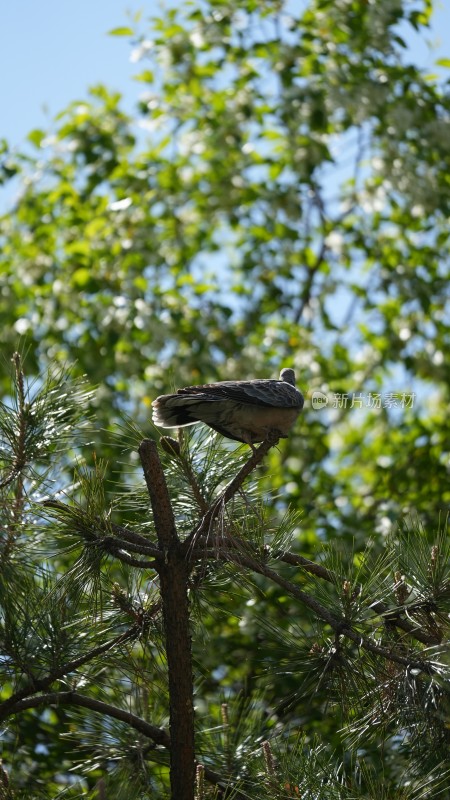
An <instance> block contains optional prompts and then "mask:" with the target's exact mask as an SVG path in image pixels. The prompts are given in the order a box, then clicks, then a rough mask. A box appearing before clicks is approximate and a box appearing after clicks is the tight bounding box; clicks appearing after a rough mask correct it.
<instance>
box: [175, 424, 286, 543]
mask: <svg viewBox="0 0 450 800" xmlns="http://www.w3.org/2000/svg"><path fill="white" fill-rule="evenodd" d="M278 441H279V437H276V438H269V439H266V441H264V442H263V443H262V444H261V445H260V446H259V447H258V448H257V450H254V451H253V454H252V455H251V457H250V458H249V460H248V461H247V462H246V463H245V464H244V466H243V467H242V468H241V469H240V470H239V472H238V474H237V475H236V476H235V477H234V478H233V480H232V481H231V482H230V483H229V484H228V486H227V487H226V488H225V489H224V491H223V492H222V494H221V495H220V496H219V497H218V499H217V500H216V501H215V502H214V503H213V505H212V506H211V507H210V509H209V510H208V511H207V512H206V514H205V515H204V516H203V517H202V519H201V521H200V524H199V525H198V526H197V527H196V528H195V530H194V531H192V533H191V534H190V535H189V536H188V537H187V538H186V539H185V541H184V542H183V550H184V552H185V553H186V554H187V553H188V551H189V550H190V549H191V547H192V546H193V545H194V544H195V542H196V541H197V538H199V537H201V536H203V535H204V534H206V535H209V533H210V531H211V528H212V525H213V522H214V520H215V519H216V517H217V516H218V515H219V514H220V512H221V511H222V510H223V508H224V507H225V505H226V504H227V503H228V502H229V500H231V498H232V497H234V495H235V494H236V493H237V492H238V491H239V489H240V488H241V486H242V484H243V483H244V481H245V479H246V478H247V477H248V475H250V473H251V472H252V471H253V470H254V469H255V467H257V466H258V464H259V463H260V462H261V461H262V460H263V458H264V456H265V455H267V453H268V452H269V450H270V449H271V448H272V447H274V446H275V445H276V444H277V443H278Z"/></svg>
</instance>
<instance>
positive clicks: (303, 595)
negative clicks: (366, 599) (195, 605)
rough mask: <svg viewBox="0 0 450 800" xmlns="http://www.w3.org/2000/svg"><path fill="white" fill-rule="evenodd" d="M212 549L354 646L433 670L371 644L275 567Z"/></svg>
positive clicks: (412, 667)
mask: <svg viewBox="0 0 450 800" xmlns="http://www.w3.org/2000/svg"><path fill="white" fill-rule="evenodd" d="M214 552H215V555H216V557H217V558H220V559H222V560H223V561H231V562H233V563H235V564H237V565H239V566H246V567H249V569H251V570H253V571H254V572H257V573H259V574H260V575H264V576H265V577H266V578H269V579H270V580H271V581H273V582H274V583H276V584H278V586H281V587H282V588H283V589H285V590H286V591H287V592H288V593H289V594H290V595H292V597H295V598H297V600H300V602H302V603H303V604H304V605H305V606H307V607H308V608H310V609H311V611H313V612H314V613H315V614H316V615H317V616H318V617H319V618H320V619H322V620H323V621H324V622H326V623H327V624H328V625H330V627H331V628H332V629H333V630H334V631H335V632H336V633H337V634H338V635H342V636H346V637H347V638H348V639H351V640H352V641H354V642H355V643H356V644H357V645H358V647H362V648H363V649H365V650H368V651H370V652H371V653H375V654H376V655H379V656H382V657H383V658H385V659H387V660H389V661H393V662H395V663H396V664H401V665H402V666H404V667H407V668H409V669H419V670H421V671H423V672H426V673H427V674H430V673H433V672H434V667H433V666H432V664H430V663H429V662H428V661H422V660H419V659H411V658H407V657H405V656H403V655H401V654H399V653H395V652H393V651H392V650H389V649H388V648H386V647H382V646H381V645H377V644H374V642H372V641H371V640H370V639H368V638H367V637H365V636H363V635H362V634H360V633H358V632H357V631H355V630H354V629H353V628H352V626H351V625H350V623H349V622H347V620H345V619H339V618H338V617H336V616H335V615H334V614H332V613H331V612H330V611H329V610H328V609H327V608H326V607H325V606H323V605H322V604H321V603H319V602H318V600H316V599H315V597H312V596H311V595H310V594H307V592H304V591H303V590H302V589H299V588H298V586H296V585H295V584H294V583H292V582H291V581H288V580H286V579H285V578H282V577H281V575H278V573H277V572H275V570H273V569H270V568H269V567H266V566H264V565H263V564H260V563H259V562H258V561H256V559H254V558H251V557H250V556H247V555H245V554H244V553H242V552H240V553H239V554H236V555H235V554H234V553H231V552H230V551H229V550H225V549H224V548H223V546H220V545H219V547H218V548H217V549H216V550H215V551H214Z"/></svg>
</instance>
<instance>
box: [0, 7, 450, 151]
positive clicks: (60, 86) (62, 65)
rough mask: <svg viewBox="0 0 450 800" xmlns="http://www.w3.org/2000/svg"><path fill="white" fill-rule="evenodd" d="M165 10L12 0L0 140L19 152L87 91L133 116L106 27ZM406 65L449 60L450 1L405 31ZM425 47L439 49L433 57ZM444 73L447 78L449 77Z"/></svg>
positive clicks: (5, 12) (122, 55)
mask: <svg viewBox="0 0 450 800" xmlns="http://www.w3.org/2000/svg"><path fill="white" fill-rule="evenodd" d="M162 5H163V4H161V3H159V2H156V0H154V1H153V0H149V1H148V2H147V3H142V2H140V3H139V2H138V0H136V2H133V0H128V2H127V0H72V2H69V0H10V2H6V1H5V2H4V3H3V4H2V13H1V26H0V75H1V76H2V80H1V81H0V108H1V109H2V114H1V118H0V138H2V137H4V138H6V139H7V140H8V141H9V143H10V144H11V145H13V146H20V145H21V144H22V143H23V141H24V139H25V137H26V135H27V133H28V132H29V131H30V130H32V129H33V128H39V127H43V128H46V127H48V126H49V125H50V122H51V119H52V117H54V116H55V114H57V113H58V112H59V111H61V110H62V109H63V108H64V107H65V106H66V105H68V103H70V102H71V101H72V100H79V99H83V98H84V97H85V96H86V90H87V87H88V86H89V85H93V84H96V83H105V84H107V86H108V87H110V88H112V89H118V90H119V91H120V92H122V93H123V95H124V105H125V109H126V110H131V109H132V108H133V106H134V103H135V101H136V99H137V97H138V95H139V92H140V90H141V86H140V85H139V84H138V83H136V82H135V81H133V80H132V79H131V76H132V74H133V71H135V65H133V64H130V61H129V54H130V46H129V42H128V39H127V38H126V37H111V36H108V35H107V32H108V31H109V30H111V28H114V27H118V26H120V25H126V24H127V22H128V17H127V10H128V11H129V12H130V13H131V14H132V13H133V12H136V11H139V10H141V11H142V16H143V19H145V18H148V17H150V16H153V15H154V14H155V13H157V10H158V9H159V8H160V7H161V6H162ZM407 38H408V44H409V45H410V59H411V60H412V61H414V62H415V63H420V64H421V65H423V66H425V67H426V68H427V69H428V70H429V71H430V72H435V71H436V70H435V68H434V61H435V60H436V58H450V2H449V0H440V5H439V6H438V7H437V9H436V12H435V15H434V21H433V26H432V31H431V32H429V33H428V34H425V35H424V34H421V37H420V38H419V37H417V36H414V35H413V34H412V33H408V36H407ZM427 42H431V43H433V44H434V45H436V46H437V49H436V50H435V51H431V50H430V49H429V47H428V44H427ZM447 75H449V72H448V71H447Z"/></svg>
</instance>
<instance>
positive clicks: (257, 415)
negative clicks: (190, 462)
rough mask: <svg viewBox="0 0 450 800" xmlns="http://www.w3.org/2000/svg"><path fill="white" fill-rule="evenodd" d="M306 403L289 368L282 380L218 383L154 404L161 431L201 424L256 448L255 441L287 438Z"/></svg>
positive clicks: (185, 390)
mask: <svg viewBox="0 0 450 800" xmlns="http://www.w3.org/2000/svg"><path fill="white" fill-rule="evenodd" d="M303 403H304V398H303V395H302V393H301V392H300V391H299V390H298V389H297V388H296V386H295V373H294V370H293V369H286V368H285V369H282V370H281V372H280V378H279V380H249V381H220V382H218V383H206V384H204V385H201V386H186V387H184V388H183V389H178V391H177V392H176V394H163V395H160V396H159V397H157V398H156V400H154V401H153V403H152V407H153V417H152V419H153V422H154V424H155V425H156V426H158V427H162V428H181V427H184V426H186V425H195V424H196V423H198V422H203V423H205V424H206V425H209V427H210V428H212V429H213V430H215V431H217V432H218V433H220V434H222V436H226V437H227V438H228V439H233V440H234V441H236V442H243V443H244V444H248V445H250V447H251V448H252V450H254V447H253V445H254V444H255V442H263V441H265V440H266V439H268V438H271V437H275V438H283V439H285V438H286V437H287V435H288V433H289V431H290V430H291V428H292V426H293V424H294V422H295V421H296V419H297V417H298V415H299V413H300V411H301V410H302V408H303Z"/></svg>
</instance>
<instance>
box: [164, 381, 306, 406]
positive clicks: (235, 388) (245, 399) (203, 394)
mask: <svg viewBox="0 0 450 800" xmlns="http://www.w3.org/2000/svg"><path fill="white" fill-rule="evenodd" d="M177 395H180V396H183V395H184V396H185V397H186V399H187V397H188V396H190V398H191V399H192V401H193V400H194V397H195V398H197V399H198V400H203V401H205V402H208V401H209V402H214V401H218V400H234V401H235V402H237V403H245V404H248V405H253V406H271V407H275V408H302V407H303V395H302V394H301V392H299V391H298V389H296V388H295V387H294V386H292V385H291V384H289V383H287V382H285V381H274V380H255V381H222V382H221V383H207V384H205V385H204V386H186V387H185V388H184V389H178V391H177Z"/></svg>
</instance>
